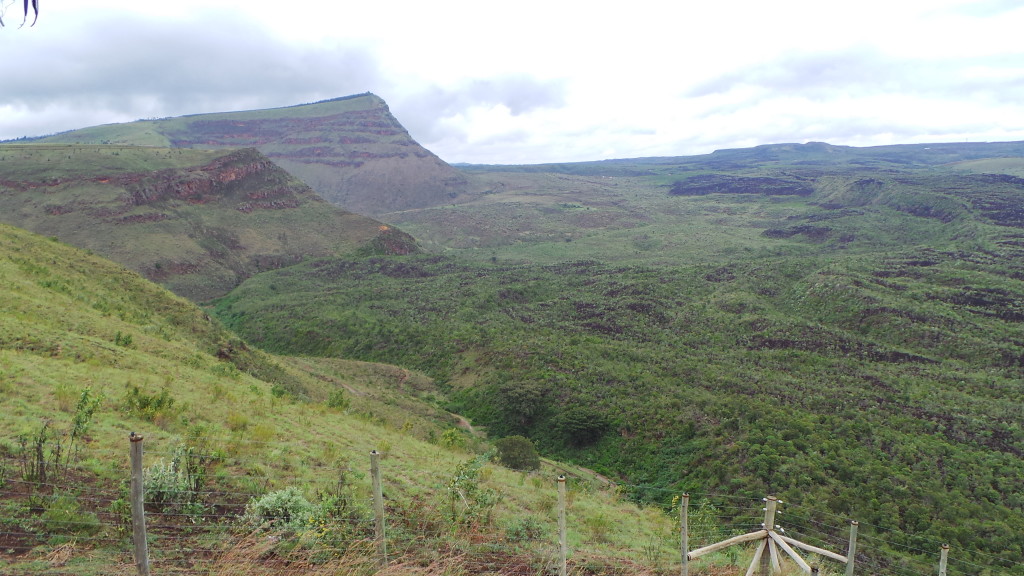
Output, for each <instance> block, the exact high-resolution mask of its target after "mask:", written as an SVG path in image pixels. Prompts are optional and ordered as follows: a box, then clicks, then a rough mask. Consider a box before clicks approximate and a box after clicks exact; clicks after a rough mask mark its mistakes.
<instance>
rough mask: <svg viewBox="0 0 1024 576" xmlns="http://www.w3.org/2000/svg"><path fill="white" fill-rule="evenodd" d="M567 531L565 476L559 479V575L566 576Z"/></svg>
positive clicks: (567, 554)
mask: <svg viewBox="0 0 1024 576" xmlns="http://www.w3.org/2000/svg"><path fill="white" fill-rule="evenodd" d="M565 532H566V530H565V475H560V476H559V477H558V550H559V564H558V575H559V576H566V573H567V571H568V564H567V562H568V560H567V559H568V556H569V544H568V542H567V541H566V533H565Z"/></svg>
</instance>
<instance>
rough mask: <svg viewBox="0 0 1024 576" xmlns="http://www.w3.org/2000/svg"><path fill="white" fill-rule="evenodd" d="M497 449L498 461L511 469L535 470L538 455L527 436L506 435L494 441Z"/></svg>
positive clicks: (538, 458)
mask: <svg viewBox="0 0 1024 576" xmlns="http://www.w3.org/2000/svg"><path fill="white" fill-rule="evenodd" d="M494 447H495V448H497V450H498V463H499V464H501V465H502V466H504V467H506V468H511V469H513V470H537V469H538V468H540V455H539V454H537V449H536V448H535V447H534V445H533V442H531V441H530V439H529V438H525V437H523V436H508V437H506V438H501V439H499V440H498V441H497V442H495V443H494Z"/></svg>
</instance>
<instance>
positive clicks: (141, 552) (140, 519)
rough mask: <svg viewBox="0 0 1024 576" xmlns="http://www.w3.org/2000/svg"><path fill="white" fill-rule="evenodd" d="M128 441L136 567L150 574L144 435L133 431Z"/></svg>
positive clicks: (145, 575)
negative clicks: (143, 471) (143, 457)
mask: <svg viewBox="0 0 1024 576" xmlns="http://www.w3.org/2000/svg"><path fill="white" fill-rule="evenodd" d="M128 443H129V445H130V446H131V450H130V459H131V467H132V475H131V500H132V542H133V543H134V544H135V567H136V568H137V569H138V571H139V576H149V546H148V544H147V543H146V508H145V505H144V503H143V496H144V494H143V487H142V435H141V434H136V433H135V432H132V433H131V434H129V435H128Z"/></svg>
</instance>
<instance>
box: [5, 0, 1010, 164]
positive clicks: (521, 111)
mask: <svg viewBox="0 0 1024 576" xmlns="http://www.w3.org/2000/svg"><path fill="white" fill-rule="evenodd" d="M18 8H20V6H18ZM19 15H20V14H19ZM10 17H11V16H10V12H9V13H8V15H7V18H6V21H8V23H9V22H10ZM1022 28H1024V8H1021V7H1019V3H1017V2H1013V1H1007V0H989V1H982V2H968V1H966V0H901V1H900V2H892V1H891V0H886V1H882V0H862V1H861V2H857V3H842V4H837V3H827V2H819V1H812V0H780V1H779V2H772V3H765V2H754V1H746V0H731V1H730V0H723V1H722V2H714V3H678V4H675V5H673V4H666V3H665V2H662V1H657V2H655V1H653V0H635V1H634V2H631V3H628V4H621V5H595V4H594V3H592V2H581V1H577V0H560V1H559V2H546V1H545V2H541V1H540V0H521V1H519V2H516V3H509V4H495V3H482V2H479V1H470V0H453V1H449V0H437V1H436V2H422V1H412V0H393V1H392V2H388V3H386V4H381V3H315V4H314V5H312V6H310V5H302V4H299V5H296V4H282V3H280V2H276V1H275V2H269V1H266V0H249V1H248V2H245V3H235V2H231V3H228V2H220V1H218V0H206V1H202V2H200V1H199V0H179V1H177V2H173V3H151V2H138V1H136V0H132V1H130V2H129V1H128V0H107V1H106V2H104V3H102V4H97V5H90V4H88V3H79V4H70V5H55V4H45V3H44V5H43V13H42V15H41V16H40V21H39V24H37V25H36V27H35V28H31V29H28V28H25V29H21V30H17V29H16V28H14V27H12V26H10V25H9V26H8V27H7V28H4V29H0V52H2V53H4V54H5V55H6V57H5V58H4V59H2V60H0V79H2V84H0V87H2V88H0V139H2V138H14V137H18V136H23V135H37V134H45V133H50V132H54V131H57V130H67V129H72V128H77V127H84V126H89V125H94V124H100V123H107V122H116V121H126V120H132V119H135V118H143V117H162V116H172V115H181V114H192V113H201V112H212V111H223V110H237V109H249V108H262V107H271V106H285V105H290V104H297V103H302V102H309V101H313V100H319V99H324V98H331V97H336V96H344V95H348V94H354V93H359V92H365V91H372V92H375V93H377V94H379V95H380V96H382V97H384V98H385V100H387V101H388V103H389V105H390V107H391V110H392V112H393V113H394V114H395V115H396V117H397V118H398V119H399V121H401V122H402V123H403V124H404V125H405V126H406V127H407V128H408V129H409V131H410V132H411V134H412V135H413V137H414V138H416V139H417V140H418V141H420V143H422V144H423V145H425V146H426V147H428V148H430V149H431V150H432V151H434V152H435V153H437V154H438V155H440V156H441V157H442V158H444V159H445V160H448V161H451V162H459V161H471V162H493V163H503V162H504V163H520V162H522V163H527V162H557V161H572V160H592V159H593V160H596V159H601V158H609V157H636V156H647V155H678V154H694V153H704V152H710V151H712V150H714V149H716V148H726V147H735V146H742V145H749V144H762V143H768V142H779V141H806V140H826V141H830V142H833V143H837V144H854V145H869V144H882V143H893V142H919V141H940V140H944V139H956V140H963V139H973V140H981V139H1004V140H1005V139H1024V111H1022V110H1021V109H1020V107H1019V105H1018V103H1019V102H1020V101H1021V100H1022V97H1024V46H1022V45H1021V44H1020V42H1019V40H1018V37H1019V30H1021V29H1022Z"/></svg>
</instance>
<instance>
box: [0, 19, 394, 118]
mask: <svg viewBox="0 0 1024 576" xmlns="http://www.w3.org/2000/svg"><path fill="white" fill-rule="evenodd" d="M86 26H87V27H86V29H84V30H75V31H74V34H76V40H75V43H74V47H73V48H71V47H70V45H69V44H63V45H60V46H34V47H33V48H32V57H31V58H19V59H16V60H14V61H12V62H9V63H8V66H6V68H7V70H6V71H5V73H4V80H3V91H2V92H0V107H2V106H5V105H8V106H15V107H17V108H27V109H28V110H29V111H30V112H31V113H32V114H38V115H42V113H43V112H44V111H45V112H46V114H45V115H46V116H54V117H55V118H54V119H56V117H64V118H68V117H70V116H73V115H74V113H73V111H75V110H78V111H79V112H80V114H81V116H82V117H83V119H86V118H93V119H94V118H96V117H98V116H104V113H105V116H106V117H107V118H111V119H109V120H107V121H108V122H112V121H122V120H125V119H134V118H138V117H152V116H177V115H182V114H193V113H201V112H219V111H225V110H235V109H246V108H263V107H273V106H286V105H292V104H299V103H302V102H309V101H315V100H320V99H325V98H331V97H336V96H345V95H349V94H355V93H359V92H365V91H368V90H372V91H376V90H380V89H381V88H382V87H383V86H382V85H383V82H382V80H381V77H380V75H379V73H378V72H377V69H378V67H377V66H376V63H375V61H374V59H373V58H372V57H371V56H370V55H368V54H367V53H366V52H364V51H361V50H359V49H355V48H348V47H345V46H338V47H331V48H323V49H305V50H296V49H294V48H291V47H289V46H287V45H285V44H284V43H283V42H281V41H279V40H277V39H276V38H274V37H273V36H272V35H271V34H270V33H269V31H268V30H265V29H261V28H260V27H258V26H256V25H255V24H253V23H252V22H249V21H245V20H240V19H239V18H238V16H237V15H231V14H225V13H220V14H217V13H207V14H204V15H202V16H201V19H196V20H189V21H185V22H178V21H164V22H156V21H143V20H138V19H126V18H124V17H120V18H119V19H115V20H113V21H106V22H104V23H102V25H97V23H95V22H93V23H89V24H87V25H86ZM89 26H94V28H90V27H89ZM26 41H27V42H29V43H31V42H32V41H33V39H26ZM126 117H128V118H126ZM90 121H91V120H90ZM4 124H5V122H3V121H2V120H0V138H4V137H9V136H10V135H9V134H8V132H9V131H10V130H11V129H12V128H13V127H12V126H4ZM88 125H90V124H87V123H86V124H81V125H73V126H66V127H64V129H70V128H77V127H81V126H88ZM23 126H24V123H22V127H23Z"/></svg>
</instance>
